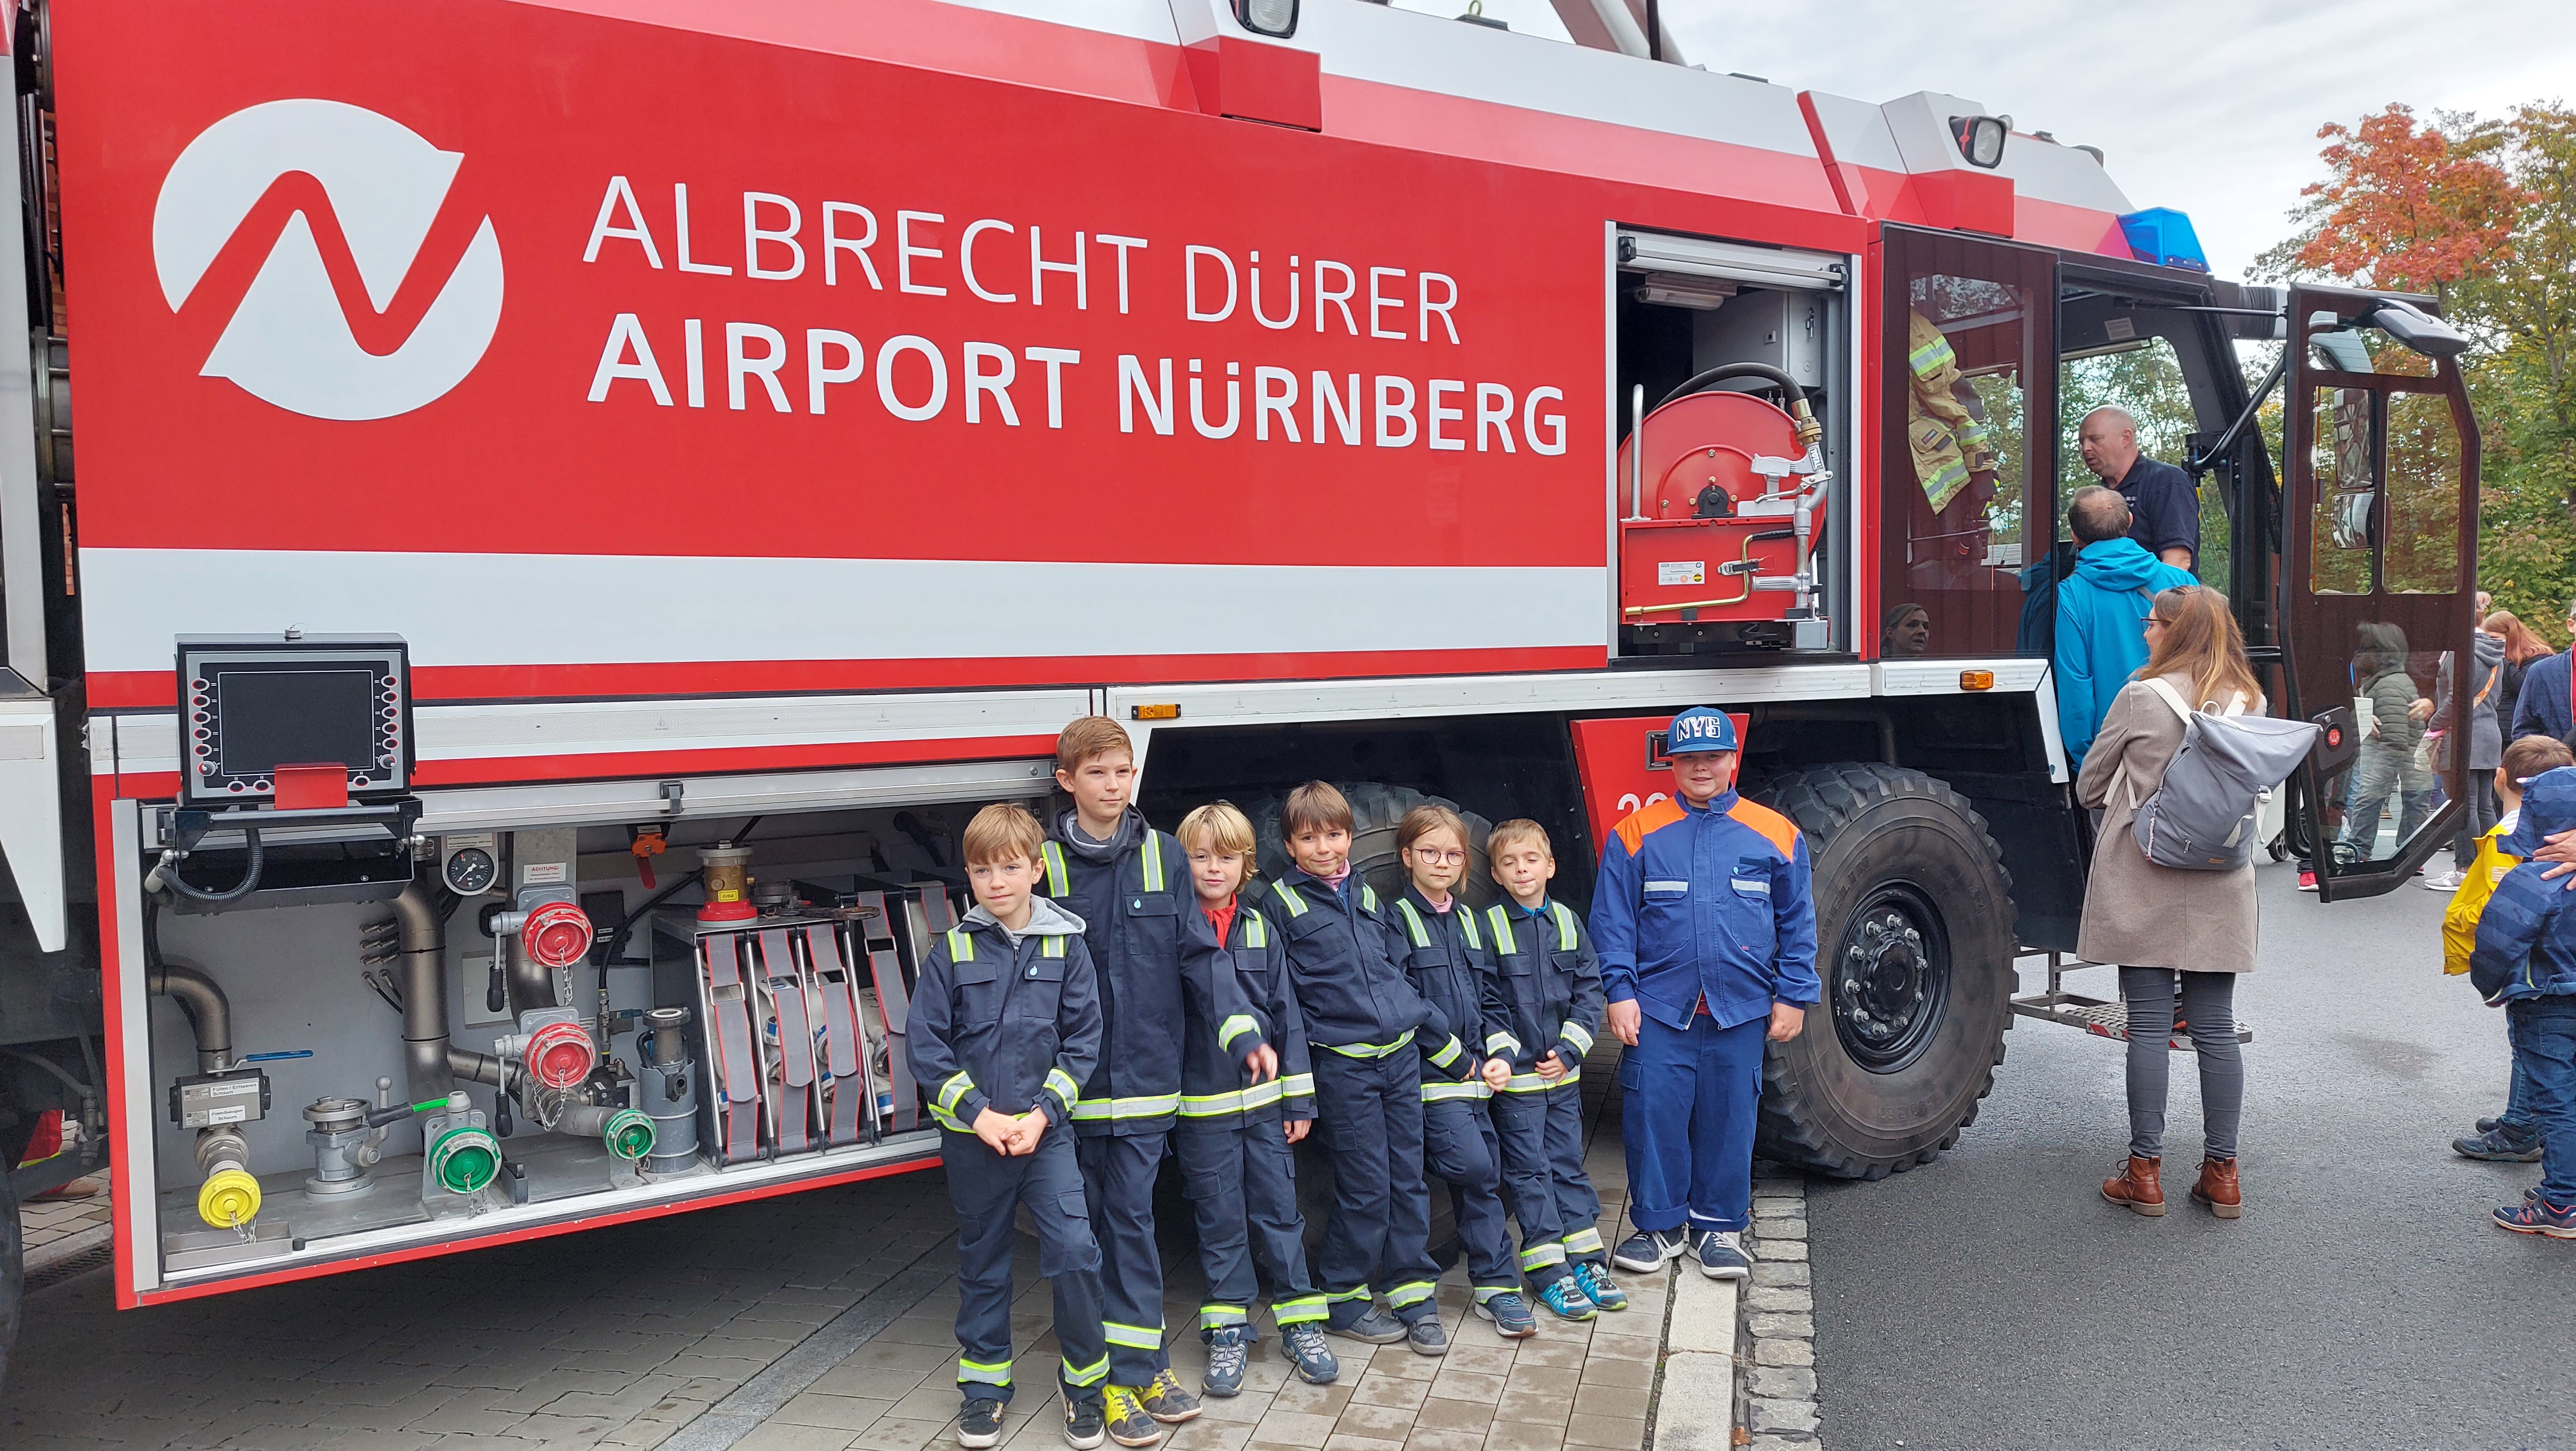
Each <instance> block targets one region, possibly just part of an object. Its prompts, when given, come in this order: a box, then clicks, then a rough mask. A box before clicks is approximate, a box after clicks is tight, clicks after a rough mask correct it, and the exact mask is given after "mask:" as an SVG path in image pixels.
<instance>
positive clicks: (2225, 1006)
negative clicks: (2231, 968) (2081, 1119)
mask: <svg viewBox="0 0 2576 1451" xmlns="http://www.w3.org/2000/svg"><path fill="white" fill-rule="evenodd" d="M2176 977H2180V978H2181V979H2182V1015H2183V1020H2184V1021H2185V1022H2187V1023H2188V1024H2190V1026H2191V1046H2192V1047H2193V1048H2195V1049H2197V1050H2199V1054H2200V1120H2201V1136H2202V1138H2203V1139H2204V1141H2205V1148H2206V1152H2207V1153H2208V1155H2209V1157H2210V1158H2213V1159H2233V1158H2235V1157H2236V1125H2237V1121H2238V1120H2239V1119H2240V1118H2242V1117H2243V1116H2244V1113H2245V1060H2244V1059H2243V1057H2241V1056H2240V1055H2239V1054H2238V1053H2237V1051H2236V1015H2235V1012H2234V1010H2233V1006H2232V1000H2233V999H2234V997H2235V995H2236V974H2234V973H2232V972H2184V973H2176V972H2175V971H2174V970H2173V969H2172V968H2168V967H2124V968H2121V969H2120V996H2121V997H2122V998H2123V999H2125V1000H2126V1001H2127V1003H2128V1005H2129V1152H2130V1153H2131V1154H2133V1155H2135V1156H2136V1157H2138V1158H2141V1159H2161V1158H2163V1157H2164V1153H2165V1094H2166V1089H2167V1086H2168V1084H2169V1082H2170V1073H2171V1063H2170V1061H2169V1060H2171V1058H2172V1057H2173V1049H2172V1047H2171V1044H2172V1042H2173V1025H2174V979H2175V978H2176Z"/></svg>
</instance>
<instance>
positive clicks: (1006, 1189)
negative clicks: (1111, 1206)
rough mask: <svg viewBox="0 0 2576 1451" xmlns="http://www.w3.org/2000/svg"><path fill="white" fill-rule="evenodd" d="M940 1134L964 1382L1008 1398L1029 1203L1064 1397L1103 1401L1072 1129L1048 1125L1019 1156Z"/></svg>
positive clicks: (980, 1392)
mask: <svg viewBox="0 0 2576 1451" xmlns="http://www.w3.org/2000/svg"><path fill="white" fill-rule="evenodd" d="M939 1142H940V1158H941V1159H942V1161H943V1162H945V1164H946V1165H947V1168H948V1200H949V1203H951V1204H952V1205H954V1206H955V1207H956V1210H957V1344H958V1346H959V1351H958V1357H957V1386H958V1389H959V1390H960V1391H962V1392H964V1393H965V1394H966V1395H968V1396H970V1397H974V1396H990V1397H992V1398H993V1399H995V1400H999V1401H1003V1402H1005V1403H1007V1402H1008V1401H1009V1400H1010V1399H1011V1299H1012V1295H1011V1241H1012V1237H1013V1220H1014V1218H1015V1211H1016V1210H1017V1209H1018V1207H1019V1206H1020V1205H1022V1204H1026V1205H1027V1206H1028V1207H1029V1218H1030V1219H1031V1220H1033V1221H1035V1223H1036V1225H1037V1233H1038V1273H1039V1274H1041V1275H1044V1276H1045V1277H1046V1278H1047V1280H1048V1282H1049V1283H1050V1284H1052V1285H1053V1286H1054V1288H1055V1334H1056V1340H1057V1343H1058V1344H1059V1345H1061V1346H1062V1347H1063V1350H1064V1364H1063V1367H1062V1369H1061V1370H1060V1371H1059V1372H1058V1376H1057V1379H1058V1383H1059V1384H1060V1385H1061V1386H1062V1387H1063V1388H1064V1397H1065V1400H1066V1401H1068V1402H1071V1401H1076V1400H1084V1399H1089V1400H1098V1399H1099V1398H1100V1386H1101V1382H1103V1381H1105V1380H1107V1379H1108V1378H1109V1350H1108V1346H1107V1343H1106V1342H1105V1341H1103V1340H1102V1338H1101V1331H1100V1321H1101V1306H1100V1246H1099V1245H1098V1244H1097V1243H1096V1242H1095V1241H1094V1240H1093V1239H1092V1237H1091V1219H1090V1216H1089V1213H1088V1207H1087V1206H1086V1205H1085V1203H1084V1200H1083V1193H1082V1171H1081V1170H1080V1169H1079V1168H1077V1167H1076V1166H1075V1164H1074V1150H1073V1136H1072V1135H1071V1134H1070V1133H1068V1132H1066V1131H1064V1130H1063V1129H1050V1130H1048V1131H1047V1135H1046V1137H1045V1138H1043V1139H1041V1140H1039V1141H1038V1149H1037V1152H1036V1153H1034V1154H1027V1155H1023V1156H1021V1157H1018V1158H1012V1157H1008V1156H1006V1155H1002V1154H997V1153H994V1152H993V1151H992V1150H991V1149H989V1148H986V1147H985V1146H984V1141H983V1140H982V1139H979V1138H977V1137H975V1136H974V1135H973V1134H961V1133H959V1132H957V1131H956V1130H955V1129H942V1130H941V1131H940V1135H939Z"/></svg>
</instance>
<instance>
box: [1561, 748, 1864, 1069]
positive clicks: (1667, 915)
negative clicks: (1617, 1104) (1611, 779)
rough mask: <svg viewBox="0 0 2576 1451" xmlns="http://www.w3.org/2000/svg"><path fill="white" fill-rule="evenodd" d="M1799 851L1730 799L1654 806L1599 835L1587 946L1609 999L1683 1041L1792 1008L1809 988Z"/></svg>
mask: <svg viewBox="0 0 2576 1451" xmlns="http://www.w3.org/2000/svg"><path fill="white" fill-rule="evenodd" d="M1811 891H1812V889H1811V885H1810V882H1809V880H1808V867H1807V844H1806V841H1805V839H1804V838H1802V837H1800V836H1799V834H1798V828H1797V827H1795V826H1792V825H1790V823H1789V819H1788V818H1787V817H1785V816H1782V815H1781V814H1780V813H1778V812H1776V811H1773V810H1771V809H1770V808H1769V807H1766V806H1757V805H1755V804H1754V803H1752V802H1750V801H1747V800H1745V799H1744V798H1742V797H1741V796H1738V795H1736V794H1735V793H1734V792H1732V791H1726V792H1721V793H1719V794H1718V795H1717V796H1716V797H1715V798H1714V799H1712V800H1711V801H1710V802H1709V804H1708V805H1707V806H1705V807H1696V806H1689V805H1686V804H1684V803H1683V802H1680V801H1672V800H1667V801H1658V802H1656V803H1654V804H1653V805H1651V806H1648V807H1646V808H1645V809H1643V810H1641V811H1636V812H1632V813H1630V814H1629V816H1628V818H1627V819H1626V820H1624V821H1622V822H1620V823H1619V825H1618V826H1617V827H1616V828H1615V829H1613V830H1612V831H1611V833H1610V841H1609V843H1608V845H1607V846H1605V847H1604V848H1603V850H1602V853H1601V872H1600V876H1599V877H1598V878H1597V879H1596V881H1595V884H1594V887H1593V897H1592V944H1593V946H1594V948H1595V949H1597V950H1598V951H1599V952H1600V954H1601V980H1602V985H1603V987H1604V989H1605V990H1606V991H1607V993H1608V995H1609V1000H1610V1001H1611V1002H1614V1003H1624V1002H1627V1001H1629V1000H1631V999H1634V1000H1635V1001H1636V1002H1637V1004H1638V1008H1639V1011H1641V1012H1643V1013H1644V1014H1645V1015H1646V1016H1647V1017H1650V1018H1653V1019H1654V1020H1655V1021H1657V1022H1659V1023H1662V1024H1663V1025H1664V1026H1666V1027H1668V1028H1674V1029H1679V1030H1684V1031H1687V1030H1688V1029H1689V1027H1690V1021H1691V1017H1692V1014H1693V1013H1694V1012H1695V1011H1696V1010H1697V1009H1698V1008H1699V1006H1700V1005H1701V1004H1702V1003H1705V1004H1706V1005H1707V1007H1708V1014H1709V1016H1710V1017H1711V1018H1713V1019H1715V1020H1716V1022H1717V1026H1719V1027H1721V1028H1732V1027H1734V1026H1736V1025H1737V1024H1739V1023H1749V1022H1751V1021H1753V1020H1754V1019H1756V1018H1762V1017H1768V1016H1769V1015H1770V1012H1771V1004H1772V1003H1773V1002H1775V1001H1776V1002H1783V1003H1791V1004H1795V1005H1798V1006H1801V1007H1804V1006H1806V1005H1808V1004H1810V1003H1813V1002H1815V1001H1817V1000H1818V999H1819V998H1821V997H1823V996H1824V990H1823V986H1822V985H1821V984H1820V983H1818V982H1817V981H1816V905H1815V900H1814V898H1813V896H1812V894H1811Z"/></svg>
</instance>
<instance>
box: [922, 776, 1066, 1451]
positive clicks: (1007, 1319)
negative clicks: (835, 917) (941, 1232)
mask: <svg viewBox="0 0 2576 1451" xmlns="http://www.w3.org/2000/svg"><path fill="white" fill-rule="evenodd" d="M1045 839H1046V833H1045V832H1043V831H1041V830H1040V829H1039V827H1038V822H1037V818H1036V817H1034V816H1031V815H1029V814H1028V813H1027V812H1026V811H1023V810H1021V809H1020V808H1019V807H1017V806H1005V805H996V806H987V807H985V808H984V809H983V810H982V811H979V812H977V813H976V814H975V819H974V820H972V821H970V822H968V823H967V824H966V831H965V834H964V836H963V837H962V838H961V839H960V840H959V843H958V845H959V855H961V856H962V857H964V858H965V861H966V879H967V882H968V884H969V885H970V886H972V887H973V888H974V892H975V906H974V907H973V909H972V910H970V911H968V912H967V914H966V920H965V922H964V923H963V924H962V925H960V926H959V927H957V928H956V929H955V930H954V931H950V932H944V933H941V934H940V935H939V936H938V937H937V938H936V939H934V941H933V942H932V945H931V949H930V952H929V953H928V955H927V956H926V958H925V959H924V960H923V962H922V964H921V976H920V980H919V981H918V982H917V983H916V984H915V985H914V988H913V996H912V1013H911V1018H910V1021H909V1022H908V1023H907V1024H906V1025H905V1038H904V1045H905V1048H906V1049H907V1051H908V1052H909V1054H910V1057H911V1059H912V1073H913V1077H914V1078H916V1079H918V1080H919V1081H920V1083H921V1087H922V1090H923V1091H924V1092H925V1093H927V1094H929V1095H930V1113H931V1117H933V1118H935V1119H937V1120H938V1121H939V1127H940V1130H941V1133H940V1136H939V1149H940V1158H941V1161H942V1162H943V1163H945V1164H946V1165H947V1168H948V1197H949V1201H950V1203H951V1204H953V1205H954V1206H955V1208H956V1211H957V1388H958V1391H959V1393H960V1394H962V1395H963V1396H964V1397H965V1406H964V1408H963V1409H962V1410H961V1411H960V1412H959V1414H958V1418H957V1440H958V1444H960V1445H962V1446H969V1447H982V1446H992V1445H995V1444H998V1443H999V1442H1000V1441H1001V1439H1002V1407H1003V1406H1004V1405H1006V1404H1008V1403H1009V1401H1010V1399H1011V1237H1012V1232H1013V1231H1012V1218H1013V1212H1014V1211H1015V1210H1016V1209H1017V1208H1018V1206H1020V1205H1023V1204H1025V1205H1027V1206H1028V1209H1029V1214H1030V1216H1031V1218H1032V1219H1034V1220H1035V1221H1036V1225H1037V1234H1038V1246H1039V1252H1038V1271H1039V1273H1041V1274H1043V1275H1045V1276H1046V1277H1047V1278H1048V1279H1049V1280H1051V1281H1053V1282H1054V1284H1055V1337H1056V1342H1057V1344H1058V1345H1060V1346H1061V1347H1062V1349H1063V1352H1064V1364H1063V1366H1062V1368H1061V1369H1060V1370H1059V1371H1058V1373H1057V1380H1058V1383H1059V1385H1060V1387H1061V1389H1062V1391H1063V1394H1064V1401H1065V1419H1064V1439H1065V1444H1066V1445H1068V1446H1073V1447H1076V1448H1078V1451H1087V1448H1090V1447H1094V1446H1097V1445H1099V1444H1100V1439H1101V1432H1102V1420H1103V1417H1102V1412H1101V1390H1100V1387H1101V1383H1102V1382H1104V1381H1106V1380H1107V1379H1108V1378H1109V1351H1108V1346H1107V1344H1106V1343H1105V1342H1104V1341H1103V1340H1102V1338H1101V1333H1100V1247H1099V1245H1098V1244H1097V1243H1095V1242H1094V1241H1093V1240H1092V1237H1091V1221H1090V1220H1089V1219H1088V1218H1087V1217H1085V1216H1084V1214H1083V1213H1082V1170H1081V1169H1080V1168H1079V1167H1078V1166H1077V1165H1076V1164H1075V1163H1074V1154H1073V1138H1072V1135H1070V1134H1068V1133H1067V1132H1065V1125H1066V1124H1067V1123H1068V1122H1070V1120H1071V1116H1072V1112H1073V1100H1074V1094H1075V1089H1076V1085H1078V1084H1080V1083H1081V1082H1082V1080H1083V1079H1084V1078H1086V1077H1088V1076H1089V1075H1090V1073H1091V1069H1092V1065H1093V1064H1094V1063H1096V1062H1097V1061H1098V1060H1099V1056H1100V998H1099V994H1098V991H1097V988H1096V986H1095V984H1094V981H1093V977H1092V971H1091V953H1090V951H1089V950H1088V949H1086V948H1085V947H1084V946H1083V944H1082V921H1081V919H1080V918H1077V917H1075V916H1073V915H1071V914H1070V913H1067V912H1065V911H1064V910H1062V909H1061V908H1058V907H1057V906H1055V904H1053V903H1051V902H1048V901H1045V900H1043V899H1041V898H1040V897H1038V895H1037V885H1038V875H1039V867H1038V847H1039V843H1041V842H1042V841H1044V840H1045Z"/></svg>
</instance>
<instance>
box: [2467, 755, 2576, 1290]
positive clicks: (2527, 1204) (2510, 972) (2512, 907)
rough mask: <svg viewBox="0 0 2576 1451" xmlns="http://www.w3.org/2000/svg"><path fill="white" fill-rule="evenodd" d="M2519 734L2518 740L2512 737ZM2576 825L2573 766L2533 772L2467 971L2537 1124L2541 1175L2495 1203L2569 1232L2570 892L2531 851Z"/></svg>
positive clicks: (2573, 976)
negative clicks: (2504, 1032) (2511, 863)
mask: <svg viewBox="0 0 2576 1451" xmlns="http://www.w3.org/2000/svg"><path fill="white" fill-rule="evenodd" d="M2516 744H2520V743H2519V742H2517V743H2516ZM2570 830H2576V766H2561V767H2559V768H2558V769H2557V770H2554V771H2543V772H2541V773H2540V774H2539V775H2538V776H2536V777H2534V778H2532V781H2531V784H2530V785H2529V786H2528V787H2527V788H2525V790H2524V792H2523V796H2522V816H2521V819H2520V820H2518V821H2516V822H2515V823H2514V828H2513V831H2512V833H2511V834H2510V835H2508V836H2507V837H2506V838H2505V839H2504V842H2503V843H2502V845H2503V850H2504V851H2505V852H2506V853H2507V854H2509V855H2512V856H2518V857H2521V858H2522V859H2523V863H2522V865H2521V866H2518V867H2515V868H2514V869H2513V870H2512V871H2510V872H2507V873H2506V874H2505V878H2504V880H2503V881H2501V882H2498V883H2497V884H2496V889H2495V895H2494V896H2492V897H2489V898H2488V899H2487V909H2486V912H2485V915H2483V916H2481V917H2480V918H2479V919H2478V944H2477V947H2476V949H2475V950H2474V951H2472V952H2471V953H2470V954H2469V981H2470V982H2471V983H2472V984H2474V985H2475V986H2476V988H2477V990H2478V991H2479V992H2480V993H2482V994H2484V995H2485V997H2486V1000H2487V1003H2488V1005H2489V1006H2496V1005H2502V1007H2503V1008H2504V1010H2505V1012H2506V1013H2507V1014H2508V1015H2510V1017H2511V1018H2512V1027H2513V1033H2512V1038H2513V1066H2514V1070H2515V1074H2516V1076H2517V1078H2520V1079H2522V1080H2523V1081H2524V1082H2525V1083H2526V1084H2527V1085H2528V1088H2529V1103H2530V1107H2531V1121H2532V1126H2533V1127H2534V1128H2535V1129H2537V1130H2538V1131H2539V1134H2540V1140H2541V1149H2540V1183H2539V1185H2538V1187H2536V1188H2534V1189H2532V1190H2531V1191H2530V1192H2529V1193H2528V1194H2527V1195H2525V1196H2524V1198H2523V1201H2522V1202H2521V1203H2520V1204H2512V1205H2507V1206H2506V1207H2504V1208H2502V1209H2499V1210H2497V1211H2496V1212H2495V1222H2496V1224H2497V1225H2498V1226H2499V1227H2500V1228H2504V1229H2509V1230H2512V1231H2513V1232H2514V1233H2516V1234H2537V1235H2546V1236H2548V1237H2549V1238H2551V1239H2570V1240H2576V897H2570V896H2569V894H2568V892H2567V891H2566V890H2564V887H2565V886H2566V884H2564V883H2561V882H2556V881H2552V880H2550V879H2549V877H2548V875H2547V874H2548V873H2549V872H2550V871H2551V870H2552V868H2551V866H2550V864H2549V863H2548V861H2546V860H2545V859H2544V860H2540V861H2534V860H2532V858H2533V857H2534V856H2536V855H2538V854H2539V852H2540V850H2541V847H2542V845H2543V844H2544V843H2545V842H2547V841H2548V839H2549V838H2550V837H2552V836H2556V835H2559V834H2561V833H2564V832H2567V831H2570Z"/></svg>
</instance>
